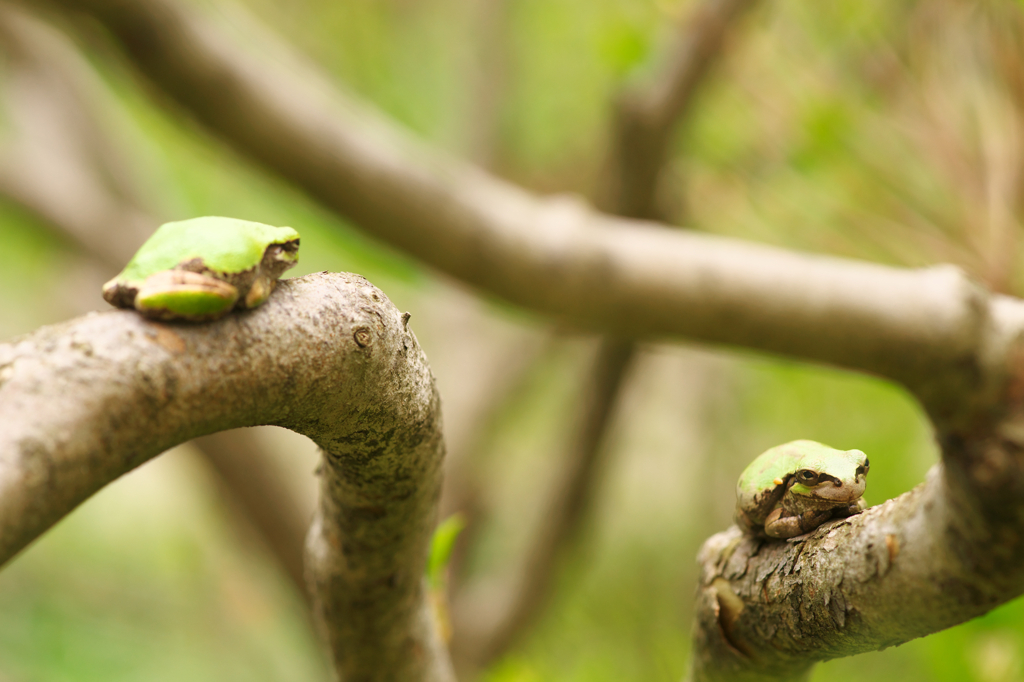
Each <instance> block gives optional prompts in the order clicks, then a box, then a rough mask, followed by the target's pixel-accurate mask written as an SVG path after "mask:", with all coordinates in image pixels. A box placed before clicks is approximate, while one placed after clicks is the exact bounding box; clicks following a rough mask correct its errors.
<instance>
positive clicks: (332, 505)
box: [0, 273, 453, 682]
mask: <svg viewBox="0 0 1024 682" xmlns="http://www.w3.org/2000/svg"><path fill="white" fill-rule="evenodd" d="M0 415H3V417H2V419H3V423H4V429H3V430H2V432H0V563H3V562H6V561H8V560H9V559H11V558H12V557H13V556H14V555H15V554H17V553H18V552H19V551H20V550H21V549H23V548H24V547H25V546H26V545H28V544H29V543H30V542H31V541H32V540H33V539H35V538H36V537H38V536H39V535H40V534H41V533H43V532H44V531H45V530H46V529H47V528H49V527H50V526H52V525H53V524H54V523H56V522H57V521H58V520H59V519H60V518H61V517H63V516H64V515H65V514H67V513H68V512H70V511H71V510H72V509H74V508H75V506H77V505H78V504H80V503H81V502H82V501H84V500H85V499H86V498H88V497H89V496H90V495H92V494H93V493H95V492H96V491H97V490H99V489H100V488H102V487H103V486H104V485H106V484H107V483H109V482H111V481H112V480H114V479H116V478H117V477H118V476H120V475H122V474H124V473H125V472H127V471H129V470H131V469H132V468H134V467H137V466H139V465H140V464H142V463H144V462H145V461H147V460H149V459H150V458H152V457H155V456H156V455H158V454H160V453H161V452H163V451H164V450H166V449H168V448H170V447H172V446H174V445H177V444H179V443H182V442H184V441H186V440H189V439H191V438H195V437H198V436H202V435H205V434H210V433H215V432H218V431H222V430H225V429H230V428H237V427H243V426H253V425H258V424H275V425H279V426H283V427H286V428H289V429H292V430H294V431H297V432H299V433H302V434H304V435H306V436H308V437H309V438H311V439H312V440H313V441H314V442H315V443H317V445H319V446H320V447H321V448H322V450H323V465H322V467H321V472H320V476H321V487H322V497H321V504H320V509H319V511H318V514H317V520H316V522H315V523H314V526H313V529H312V530H311V531H310V534H309V536H308V540H307V551H308V560H307V577H308V580H309V582H310V584H311V586H312V587H313V590H312V591H313V599H314V605H315V610H316V612H317V614H318V616H319V618H320V621H321V624H322V629H323V630H324V634H325V636H326V638H327V640H328V642H329V644H330V649H331V652H332V654H333V657H334V661H335V665H336V668H337V670H338V672H339V675H340V676H341V678H342V679H344V680H346V682H348V681H351V680H381V681H383V680H397V679H401V680H424V681H430V682H442V681H444V682H448V681H450V680H452V679H453V678H452V676H451V672H450V664H449V662H448V660H447V652H445V651H444V649H443V645H442V644H441V643H440V641H439V639H438V637H437V636H436V633H435V632H434V629H433V620H432V618H431V616H430V613H429V611H428V608H429V607H428V606H427V602H426V600H425V597H424V586H423V575H424V566H425V562H426V554H427V547H428V544H429V541H430V535H431V532H432V530H433V525H434V522H435V515H436V506H437V500H438V496H439V491H440V481H441V477H440V472H441V462H442V458H443V453H444V448H443V442H442V438H441V416H440V410H439V402H438V397H437V393H436V391H435V389H434V384H433V379H432V377H431V375H430V371H429V369H428V367H427V364H426V360H425V358H424V357H423V354H422V353H421V352H420V349H419V345H418V344H417V342H416V338H415V336H414V335H413V333H412V332H411V331H410V330H409V328H408V324H407V318H405V317H404V316H403V315H402V314H401V313H400V312H399V311H398V310H396V309H395V308H394V306H393V305H391V303H390V301H388V299H387V298H386V297H385V296H384V294H383V293H381V292H380V291H379V290H378V289H376V288H375V287H374V286H372V285H371V284H370V283H369V282H367V281H366V280H365V279H363V278H362V277H359V276H358V275H347V274H326V273H321V274H317V275H309V276H307V277H303V278H301V279H296V280H288V281H284V282H282V283H281V284H280V285H279V287H278V289H277V291H275V293H274V295H273V296H272V297H271V298H270V300H269V301H268V302H267V303H266V304H264V305H263V306H261V307H260V308H257V309H256V310H255V311H253V312H248V313H241V314H235V315H231V316H229V317H227V318H225V319H224V320H221V321H218V322H216V323H212V324H202V325H191V324H189V325H186V324H161V323H156V322H150V321H147V320H144V319H143V318H141V317H140V316H138V315H136V314H135V313H134V312H130V311H111V312H107V313H98V314H91V315H87V316H85V317H82V318H78V319H76V320H72V321H70V322H67V323H64V324H59V325H54V326H51V327H44V328H42V329H40V330H39V331H37V332H35V333H33V334H30V335H27V336H24V337H21V338H20V339H16V340H15V341H13V342H11V343H8V344H4V345H2V346H0Z"/></svg>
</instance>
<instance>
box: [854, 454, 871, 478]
mask: <svg viewBox="0 0 1024 682" xmlns="http://www.w3.org/2000/svg"><path fill="white" fill-rule="evenodd" d="M870 470H871V462H869V461H868V460H867V459H866V458H865V459H864V464H862V465H861V466H859V467H857V475H858V476H860V475H865V476H866V475H867V473H868V471H870Z"/></svg>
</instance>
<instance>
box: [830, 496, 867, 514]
mask: <svg viewBox="0 0 1024 682" xmlns="http://www.w3.org/2000/svg"><path fill="white" fill-rule="evenodd" d="M867 507H868V505H867V503H866V502H865V501H864V498H863V497H862V498H859V499H858V500H856V501H855V502H851V503H850V504H848V505H847V506H845V507H836V508H835V509H833V510H832V515H833V516H853V515H854V514H860V513H861V512H862V511H864V510H865V509H867Z"/></svg>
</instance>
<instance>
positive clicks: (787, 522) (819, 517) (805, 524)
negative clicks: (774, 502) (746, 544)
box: [764, 507, 832, 540]
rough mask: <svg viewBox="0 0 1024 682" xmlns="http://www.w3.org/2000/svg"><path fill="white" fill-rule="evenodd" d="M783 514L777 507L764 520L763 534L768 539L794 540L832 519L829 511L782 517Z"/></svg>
mask: <svg viewBox="0 0 1024 682" xmlns="http://www.w3.org/2000/svg"><path fill="white" fill-rule="evenodd" d="M783 513H784V510H783V508H782V507H778V508H776V509H775V510H774V511H773V512H772V513H771V514H769V515H768V518H766V519H765V520H764V532H765V533H766V534H767V535H768V537H772V538H779V539H781V540H784V539H786V538H795V537H796V536H797V535H803V534H804V533H809V532H810V531H812V530H814V529H815V528H817V527H818V526H820V525H821V524H823V523H825V522H826V521H828V520H829V519H830V518H832V510H831V509H812V510H810V511H805V512H804V513H803V514H793V515H791V516H783Z"/></svg>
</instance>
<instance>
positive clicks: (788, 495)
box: [736, 440, 869, 538]
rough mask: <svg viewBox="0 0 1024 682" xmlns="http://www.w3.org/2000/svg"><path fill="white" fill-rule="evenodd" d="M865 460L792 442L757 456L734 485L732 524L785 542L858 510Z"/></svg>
mask: <svg viewBox="0 0 1024 682" xmlns="http://www.w3.org/2000/svg"><path fill="white" fill-rule="evenodd" d="M868 468H869V464H868V458H867V455H865V454H864V453H863V452H861V451H860V450H836V449H834V448H830V447H828V446H827V445H822V444H821V443H816V442H814V441H812V440H795V441H793V442H791V443H786V444H784V445H779V446H776V447H774V448H771V449H770V450H767V451H766V452H764V453H763V454H761V455H760V456H759V457H758V458H757V459H755V460H754V461H753V462H751V463H750V465H749V466H747V468H746V469H744V470H743V473H742V474H741V475H740V480H739V482H738V483H737V484H736V525H738V526H739V527H740V528H741V529H742V530H743V531H744V532H746V533H749V534H751V535H754V536H757V537H766V536H767V537H772V538H791V537H795V536H797V535H803V534H804V533H809V532H810V531H812V530H814V529H815V528H817V527H818V526H820V525H821V524H823V523H825V522H826V521H828V520H829V519H831V518H835V517H839V516H850V515H852V514H858V513H860V512H861V511H863V510H864V507H865V504H864V500H863V499H862V497H861V496H862V495H863V494H864V488H865V485H866V480H865V479H866V477H867V474H868Z"/></svg>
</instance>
